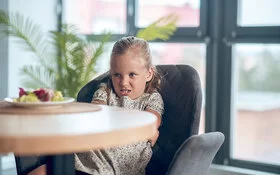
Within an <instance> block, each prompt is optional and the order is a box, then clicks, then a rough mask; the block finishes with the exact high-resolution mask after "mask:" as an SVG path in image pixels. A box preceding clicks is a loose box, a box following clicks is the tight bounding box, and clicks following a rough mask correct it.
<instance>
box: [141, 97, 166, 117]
mask: <svg viewBox="0 0 280 175" xmlns="http://www.w3.org/2000/svg"><path fill="white" fill-rule="evenodd" d="M145 109H150V110H153V111H156V112H158V113H159V114H160V115H161V116H162V114H163V113H164V104H163V100H162V97H161V95H160V94H159V93H158V92H155V93H152V94H151V96H150V98H149V101H148V103H147V106H146V108H145Z"/></svg>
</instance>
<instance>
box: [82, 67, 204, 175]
mask: <svg viewBox="0 0 280 175" xmlns="http://www.w3.org/2000/svg"><path fill="white" fill-rule="evenodd" d="M157 70H158V72H159V73H160V74H161V75H162V76H163V79H162V84H161V91H160V94H161V95H162V97H163V101H164V108H165V113H164V115H163V116H162V120H163V124H162V126H161V127H160V128H159V132H160V136H159V138H158V141H157V143H156V144H155V146H154V147H153V156H152V159H151V161H150V163H149V165H148V167H147V171H146V173H147V174H148V175H161V174H166V172H167V169H168V167H169V165H170V162H171V161H172V159H173V157H174V154H175V152H176V150H178V148H179V147H180V146H181V145H182V143H183V142H184V141H185V140H186V139H187V138H189V137H190V136H192V135H195V134H198V129H199V121H200V113H201V103H202V92H201V84H200V79H199V75H198V73H197V71H196V70H195V69H194V68H192V67H191V66H188V65H158V66H157ZM108 78H109V77H108V74H103V75H101V76H100V77H98V78H96V79H94V80H93V81H91V82H89V83H88V84H87V85H85V86H84V87H83V88H82V89H81V90H80V92H79V94H78V98H77V101H79V102H90V101H91V99H92V95H93V93H94V92H95V91H96V90H97V88H98V86H99V84H100V83H101V82H107V81H108Z"/></svg>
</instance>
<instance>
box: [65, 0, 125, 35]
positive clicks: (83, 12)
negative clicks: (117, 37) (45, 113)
mask: <svg viewBox="0 0 280 175" xmlns="http://www.w3.org/2000/svg"><path fill="white" fill-rule="evenodd" d="M64 4H65V5H64V11H65V13H64V14H65V21H66V23H70V24H75V25H77V26H78V28H79V31H80V33H82V34H91V33H94V34H101V33H103V32H104V31H110V32H112V33H113V34H123V33H126V0H65V2H64Z"/></svg>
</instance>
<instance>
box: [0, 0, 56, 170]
mask: <svg viewBox="0 0 280 175" xmlns="http://www.w3.org/2000/svg"><path fill="white" fill-rule="evenodd" d="M8 2H9V11H10V12H19V13H21V14H23V15H25V16H28V17H30V18H32V19H33V20H34V21H35V22H36V23H38V24H39V25H41V26H42V30H43V31H45V32H47V31H50V30H56V26H57V17H56V3H57V0H47V1H41V0H9V1H8ZM34 61H35V60H34V59H32V57H31V55H30V54H28V53H26V51H25V50H22V49H20V45H18V44H16V43H15V42H13V39H9V49H8V65H7V66H8V77H4V78H8V95H7V96H17V95H18V87H21V77H20V75H19V69H20V68H21V67H22V66H23V65H25V64H30V63H33V62H34ZM2 83H3V81H2ZM0 159H2V161H1V160H0V174H1V173H2V174H3V175H5V171H3V172H2V168H3V169H10V168H13V169H14V171H15V167H14V166H15V165H14V159H13V157H12V155H11V154H9V155H7V156H4V157H2V158H1V156H0ZM1 162H2V164H3V165H2V164H1Z"/></svg>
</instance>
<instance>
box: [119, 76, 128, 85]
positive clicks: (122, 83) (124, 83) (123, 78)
mask: <svg viewBox="0 0 280 175" xmlns="http://www.w3.org/2000/svg"><path fill="white" fill-rule="evenodd" d="M128 84H129V78H128V77H122V79H121V85H122V86H126V85H128Z"/></svg>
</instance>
